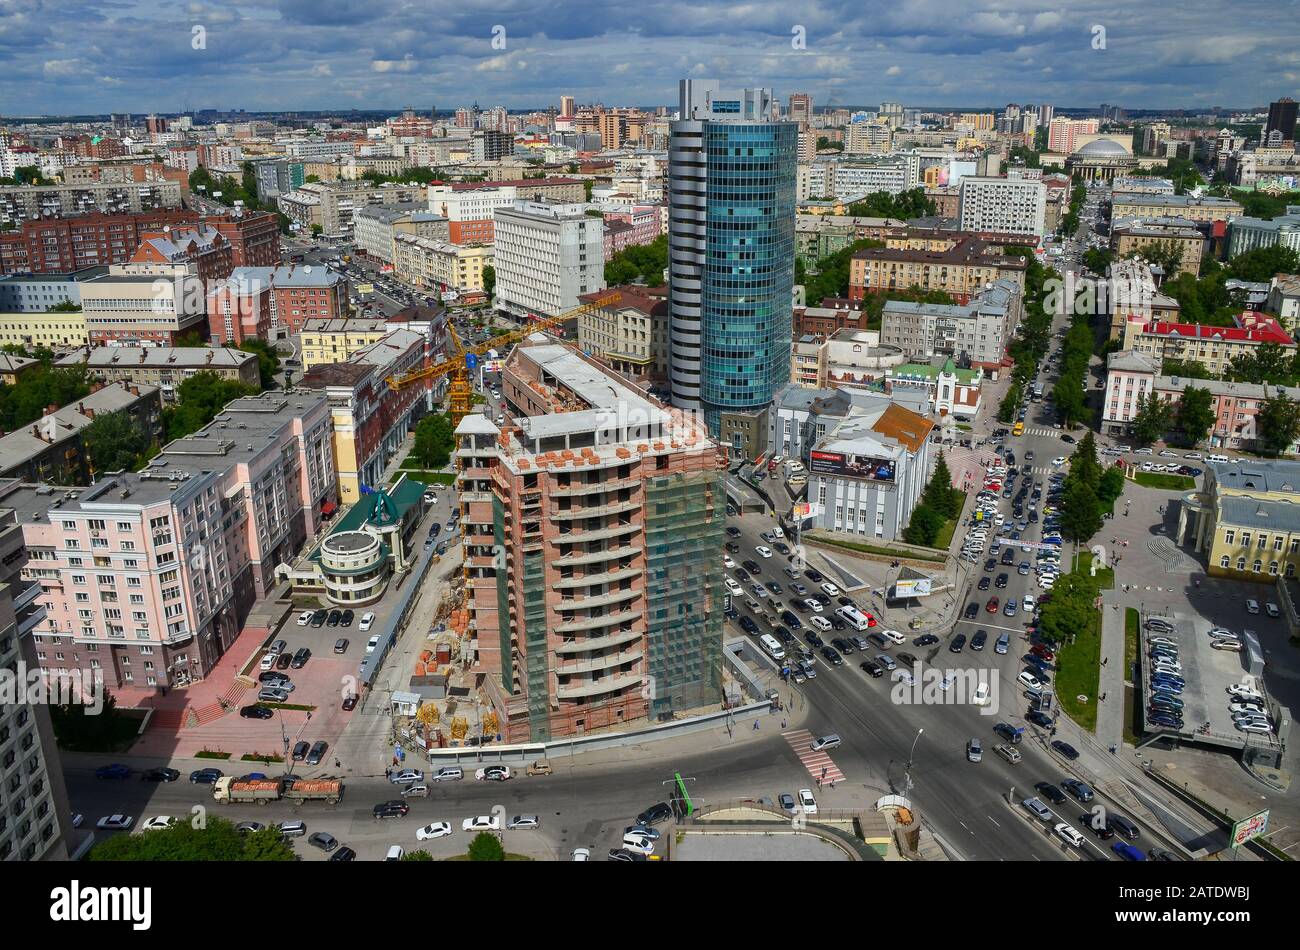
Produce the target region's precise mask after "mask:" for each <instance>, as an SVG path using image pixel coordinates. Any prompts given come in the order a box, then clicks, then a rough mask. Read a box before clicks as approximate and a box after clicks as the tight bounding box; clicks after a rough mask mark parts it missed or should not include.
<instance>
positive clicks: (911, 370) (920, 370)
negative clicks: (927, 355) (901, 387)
mask: <svg viewBox="0 0 1300 950" xmlns="http://www.w3.org/2000/svg"><path fill="white" fill-rule="evenodd" d="M940 373H949V374H951V375H953V376H956V377H957V382H959V383H973V382H974V381H975V380H977V379H979V376H980V372H979V370H976V369H962V368H961V367H959V366H956V365H955V364H954V363H953V361H952V359H951V358H950V359H949V360H948V361H947V362H946V363H944V364H943V367H942V368H939V367H936V366H930V365H929V364H927V363H904V364H903V365H902V366H895V367H894V368H893V369H892V370H890V371H889V377H890V379H899V378H906V377H909V376H911V377H914V378H920V379H937V378H938V376H939V374H940Z"/></svg>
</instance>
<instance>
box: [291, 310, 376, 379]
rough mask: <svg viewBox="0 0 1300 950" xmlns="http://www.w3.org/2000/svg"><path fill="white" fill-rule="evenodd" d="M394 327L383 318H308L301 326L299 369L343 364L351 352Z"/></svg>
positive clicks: (365, 345) (306, 369)
mask: <svg viewBox="0 0 1300 950" xmlns="http://www.w3.org/2000/svg"><path fill="white" fill-rule="evenodd" d="M393 329H394V327H392V326H389V324H388V322H387V321H386V320H357V319H352V320H321V319H315V320H307V321H304V322H303V325H302V337H301V339H302V369H303V372H304V373H305V372H307V371H308V370H310V369H311V368H312V367H313V366H318V365H320V364H321V363H342V362H345V361H346V360H347V359H349V358H350V357H351V356H352V354H353V353H355V352H357V351H358V350H361V349H364V348H365V347H367V346H369V345H370V344H372V343H378V342H379V341H380V340H382V339H383V338H384V337H386V336H388V334H389V332H390V331H391V330H393Z"/></svg>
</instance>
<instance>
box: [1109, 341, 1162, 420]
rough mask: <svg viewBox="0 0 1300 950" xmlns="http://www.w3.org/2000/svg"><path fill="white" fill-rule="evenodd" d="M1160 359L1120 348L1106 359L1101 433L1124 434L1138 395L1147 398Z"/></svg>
mask: <svg viewBox="0 0 1300 950" xmlns="http://www.w3.org/2000/svg"><path fill="white" fill-rule="evenodd" d="M1159 372H1160V360H1159V358H1157V357H1155V356H1148V355H1147V354H1145V353H1136V352H1134V351H1133V350H1120V351H1119V352H1118V353H1111V354H1110V356H1108V357H1107V358H1106V401H1105V402H1104V403H1103V404H1102V412H1101V425H1102V430H1103V431H1104V432H1110V433H1116V434H1119V433H1124V432H1127V431H1128V427H1129V424H1130V423H1131V422H1132V421H1133V417H1134V416H1136V415H1137V402H1138V396H1142V397H1143V399H1144V400H1145V399H1150V398H1151V392H1152V384H1153V381H1154V379H1155V377H1156V375H1157V374H1159Z"/></svg>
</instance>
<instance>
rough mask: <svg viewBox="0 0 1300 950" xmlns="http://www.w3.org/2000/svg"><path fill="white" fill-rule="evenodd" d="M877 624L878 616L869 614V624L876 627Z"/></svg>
mask: <svg viewBox="0 0 1300 950" xmlns="http://www.w3.org/2000/svg"><path fill="white" fill-rule="evenodd" d="M875 625H876V618H875V617H873V616H872V615H871V614H867V626H868V627H874V626H875Z"/></svg>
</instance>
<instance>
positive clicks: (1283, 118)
mask: <svg viewBox="0 0 1300 950" xmlns="http://www.w3.org/2000/svg"><path fill="white" fill-rule="evenodd" d="M1295 123H1296V101H1295V100H1294V99H1292V98H1290V97H1289V96H1283V97H1282V98H1281V99H1279V100H1277V102H1270V103H1269V104H1268V122H1267V124H1265V126H1264V144H1265V145H1269V144H1273V143H1274V142H1278V143H1280V142H1293V141H1295ZM1275 133H1276V134H1275Z"/></svg>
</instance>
